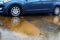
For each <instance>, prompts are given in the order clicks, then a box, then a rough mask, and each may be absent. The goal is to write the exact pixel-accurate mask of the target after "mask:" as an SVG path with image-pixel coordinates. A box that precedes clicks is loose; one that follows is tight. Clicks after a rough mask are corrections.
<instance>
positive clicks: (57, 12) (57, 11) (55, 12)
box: [54, 7, 60, 16]
mask: <svg viewBox="0 0 60 40" xmlns="http://www.w3.org/2000/svg"><path fill="white" fill-rule="evenodd" d="M54 15H56V16H60V7H56V8H55V9H54Z"/></svg>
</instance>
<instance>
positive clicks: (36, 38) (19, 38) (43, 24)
mask: <svg viewBox="0 0 60 40" xmlns="http://www.w3.org/2000/svg"><path fill="white" fill-rule="evenodd" d="M0 40H60V17H59V16H23V17H3V16H0Z"/></svg>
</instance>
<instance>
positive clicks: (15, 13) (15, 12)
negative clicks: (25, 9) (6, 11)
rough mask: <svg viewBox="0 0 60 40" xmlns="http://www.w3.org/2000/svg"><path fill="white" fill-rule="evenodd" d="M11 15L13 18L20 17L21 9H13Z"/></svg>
mask: <svg viewBox="0 0 60 40" xmlns="http://www.w3.org/2000/svg"><path fill="white" fill-rule="evenodd" d="M11 14H12V15H13V16H18V15H19V14H20V8H19V7H17V6H15V7H12V9H11Z"/></svg>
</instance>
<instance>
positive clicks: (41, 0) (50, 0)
mask: <svg viewBox="0 0 60 40" xmlns="http://www.w3.org/2000/svg"><path fill="white" fill-rule="evenodd" d="M41 1H53V0H41Z"/></svg>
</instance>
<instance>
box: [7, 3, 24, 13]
mask: <svg viewBox="0 0 60 40" xmlns="http://www.w3.org/2000/svg"><path fill="white" fill-rule="evenodd" d="M14 5H16V6H19V7H20V8H21V10H23V8H22V5H21V4H18V3H13V4H10V5H9V7H8V9H7V12H9V10H10V7H11V6H14Z"/></svg>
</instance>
